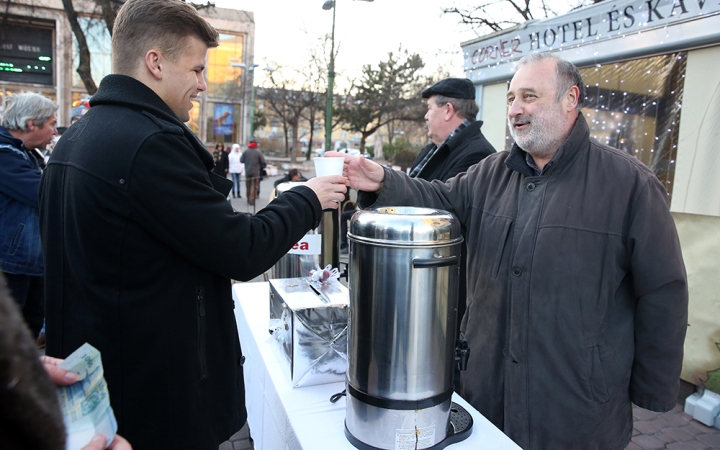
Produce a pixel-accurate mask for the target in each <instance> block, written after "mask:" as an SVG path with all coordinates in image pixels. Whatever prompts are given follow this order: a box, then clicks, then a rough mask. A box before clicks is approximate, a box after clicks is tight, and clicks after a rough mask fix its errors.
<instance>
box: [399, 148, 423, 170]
mask: <svg viewBox="0 0 720 450" xmlns="http://www.w3.org/2000/svg"><path fill="white" fill-rule="evenodd" d="M419 153H420V151H419V150H414V149H412V148H410V147H408V148H405V149H403V150H400V153H398V154H397V155H396V156H395V161H393V162H394V164H396V165H398V166H400V167H401V168H402V170H406V169H407V168H408V167H410V166H412V163H413V162H414V161H415V158H417V155H418V154H419Z"/></svg>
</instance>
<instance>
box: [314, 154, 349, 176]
mask: <svg viewBox="0 0 720 450" xmlns="http://www.w3.org/2000/svg"><path fill="white" fill-rule="evenodd" d="M313 161H314V162H315V175H316V176H318V177H324V176H327V175H342V174H343V165H344V164H345V158H343V157H337V156H336V157H327V158H326V157H318V158H313Z"/></svg>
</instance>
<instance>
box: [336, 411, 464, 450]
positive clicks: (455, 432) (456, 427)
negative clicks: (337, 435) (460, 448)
mask: <svg viewBox="0 0 720 450" xmlns="http://www.w3.org/2000/svg"><path fill="white" fill-rule="evenodd" d="M472 426H473V418H472V416H471V415H470V413H469V412H467V411H466V410H465V408H463V407H462V406H460V405H458V404H457V403H455V402H453V403H452V405H451V406H450V425H448V431H447V436H446V437H445V439H443V440H442V441H440V442H438V443H437V444H435V445H433V446H432V447H428V450H441V449H443V448H445V447H447V446H448V445H452V444H456V443H458V442H460V441H464V440H465V439H467V438H468V436H470V434H472ZM345 437H346V438H347V440H348V441H350V443H351V444H352V445H353V446H354V447H355V448H357V449H359V450H383V449H380V448H377V447H373V446H371V445H368V444H366V443H364V442H362V441H360V440H358V439H357V438H356V437H355V436H353V435H352V434H351V433H350V431H348V429H347V426H345Z"/></svg>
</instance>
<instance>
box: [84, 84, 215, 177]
mask: <svg viewBox="0 0 720 450" xmlns="http://www.w3.org/2000/svg"><path fill="white" fill-rule="evenodd" d="M99 105H121V106H126V107H128V108H133V109H138V110H141V111H146V112H148V113H150V114H152V115H153V116H155V117H157V118H159V119H162V120H165V121H167V122H170V123H172V124H174V125H177V126H179V127H181V128H182V130H183V133H184V134H185V137H186V138H187V139H188V140H189V141H190V143H191V144H192V145H193V146H194V147H195V149H196V150H198V152H197V153H198V156H199V157H200V158H201V160H202V162H203V164H205V166H206V167H208V168H209V169H212V167H213V166H214V162H213V158H212V155H211V154H210V152H208V151H207V150H206V149H205V146H204V145H203V143H202V142H200V140H199V139H198V137H197V136H195V133H193V132H192V131H190V129H189V128H188V127H187V125H185V123H184V122H183V121H182V120H180V118H178V116H177V115H175V113H174V112H173V111H172V110H171V109H170V107H169V106H168V105H167V103H165V102H164V101H163V99H161V98H160V96H158V95H157V94H156V93H155V91H153V90H152V89H150V88H149V87H148V86H147V85H145V84H144V83H142V82H141V81H138V80H136V79H135V78H132V77H129V76H127V75H118V74H115V75H108V76H106V77H105V78H103V79H102V81H101V82H100V87H99V88H98V90H97V92H96V93H95V95H93V96H92V98H91V99H90V106H91V107H93V106H99Z"/></svg>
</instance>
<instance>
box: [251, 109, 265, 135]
mask: <svg viewBox="0 0 720 450" xmlns="http://www.w3.org/2000/svg"><path fill="white" fill-rule="evenodd" d="M254 116H255V117H253V130H254V131H255V132H256V133H257V130H259V129H261V128H263V127H265V126H267V117H265V113H264V112H262V110H257V109H256V110H255V111H254Z"/></svg>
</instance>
